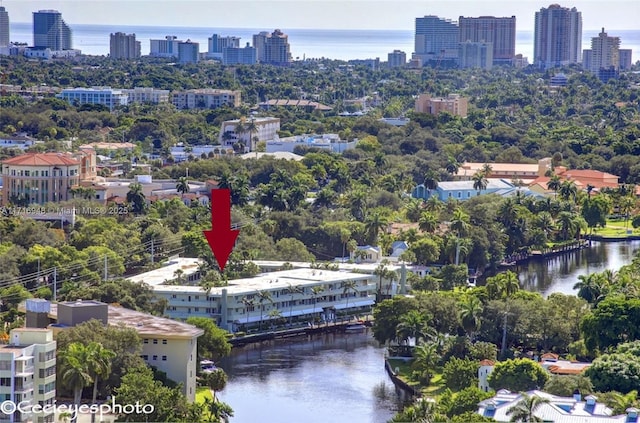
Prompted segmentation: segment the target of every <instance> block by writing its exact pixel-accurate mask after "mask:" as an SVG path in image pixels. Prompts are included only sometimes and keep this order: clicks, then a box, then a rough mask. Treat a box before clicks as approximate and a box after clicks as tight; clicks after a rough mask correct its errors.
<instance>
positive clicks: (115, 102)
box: [56, 87, 129, 110]
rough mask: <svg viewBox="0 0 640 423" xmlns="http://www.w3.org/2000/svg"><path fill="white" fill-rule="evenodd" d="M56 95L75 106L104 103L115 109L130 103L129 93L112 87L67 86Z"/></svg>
mask: <svg viewBox="0 0 640 423" xmlns="http://www.w3.org/2000/svg"><path fill="white" fill-rule="evenodd" d="M56 97H57V98H60V99H62V100H65V101H67V102H68V103H70V104H71V105H74V106H80V105H82V104H102V105H104V106H107V107H108V108H109V110H113V109H114V108H116V107H117V106H126V105H127V104H129V96H128V95H127V93H125V92H123V90H120V89H113V88H111V87H92V88H65V89H64V90H62V91H61V92H60V93H59V94H57V95H56Z"/></svg>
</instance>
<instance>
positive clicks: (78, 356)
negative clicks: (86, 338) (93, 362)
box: [60, 342, 93, 422]
mask: <svg viewBox="0 0 640 423" xmlns="http://www.w3.org/2000/svg"><path fill="white" fill-rule="evenodd" d="M60 355H61V366H60V367H61V380H62V385H63V386H64V387H66V388H67V389H71V390H72V391H73V404H74V405H75V406H76V409H77V407H78V406H79V405H80V400H81V398H82V390H83V389H84V388H85V386H89V385H90V384H91V382H92V381H93V379H92V378H91V371H90V369H89V366H90V364H89V361H90V360H89V350H88V349H87V347H86V346H85V345H84V344H82V343H80V342H72V343H71V344H69V345H68V346H67V349H66V350H63V351H62V352H61V354H60ZM76 419H77V415H76V416H74V418H73V420H72V421H74V422H75V421H76Z"/></svg>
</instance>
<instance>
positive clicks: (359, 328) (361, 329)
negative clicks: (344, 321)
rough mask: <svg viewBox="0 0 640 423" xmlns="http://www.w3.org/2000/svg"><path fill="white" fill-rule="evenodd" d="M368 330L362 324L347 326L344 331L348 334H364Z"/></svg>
mask: <svg viewBox="0 0 640 423" xmlns="http://www.w3.org/2000/svg"><path fill="white" fill-rule="evenodd" d="M366 329H367V327H366V326H365V325H363V324H362V323H356V324H353V325H347V327H346V328H345V329H344V330H345V331H347V332H364V331H365V330H366Z"/></svg>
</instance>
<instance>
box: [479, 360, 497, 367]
mask: <svg viewBox="0 0 640 423" xmlns="http://www.w3.org/2000/svg"><path fill="white" fill-rule="evenodd" d="M494 364H496V362H495V361H493V360H487V359H484V360H482V361H481V362H480V365H481V366H493V365H494Z"/></svg>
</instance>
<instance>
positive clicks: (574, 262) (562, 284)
mask: <svg viewBox="0 0 640 423" xmlns="http://www.w3.org/2000/svg"><path fill="white" fill-rule="evenodd" d="M638 249H640V241H624V242H596V241H594V242H592V243H591V247H590V248H585V249H582V250H578V251H574V252H571V253H566V254H563V255H559V256H556V257H552V258H549V259H545V260H533V261H530V262H528V263H525V264H523V265H521V266H516V269H515V271H516V272H517V273H518V278H519V279H520V286H521V287H522V289H526V290H528V291H536V292H540V293H541V294H542V295H544V296H545V297H546V296H548V295H549V294H552V293H554V292H560V293H563V294H575V293H576V291H575V290H574V289H573V286H574V285H575V283H576V282H578V276H580V275H588V274H590V273H599V272H602V271H604V270H606V269H611V270H615V271H617V270H619V269H620V268H621V267H622V266H624V265H627V264H630V263H631V262H632V261H633V258H634V257H635V254H636V252H637V251H638Z"/></svg>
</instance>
